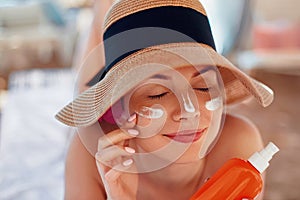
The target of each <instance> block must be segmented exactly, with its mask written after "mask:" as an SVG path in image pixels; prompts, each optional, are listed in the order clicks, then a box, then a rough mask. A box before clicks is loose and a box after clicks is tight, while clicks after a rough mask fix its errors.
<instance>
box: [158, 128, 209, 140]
mask: <svg viewBox="0 0 300 200" xmlns="http://www.w3.org/2000/svg"><path fill="white" fill-rule="evenodd" d="M206 129H207V128H204V129H200V130H194V131H191V130H186V131H179V132H177V133H171V134H164V135H163V136H166V137H168V138H170V139H172V140H175V141H177V142H182V143H189V142H195V141H197V140H199V139H200V138H201V136H202V135H203V133H204V132H205V131H206Z"/></svg>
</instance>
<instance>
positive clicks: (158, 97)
mask: <svg viewBox="0 0 300 200" xmlns="http://www.w3.org/2000/svg"><path fill="white" fill-rule="evenodd" d="M167 94H168V92H164V93H161V94H157V95H150V96H148V97H149V98H150V99H161V98H162V97H164V96H165V95H167Z"/></svg>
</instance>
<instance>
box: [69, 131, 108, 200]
mask: <svg viewBox="0 0 300 200" xmlns="http://www.w3.org/2000/svg"><path fill="white" fill-rule="evenodd" d="M104 194H105V192H104V189H103V185H102V181H101V178H100V176H99V174H98V170H97V166H96V162H95V158H94V157H93V156H92V155H91V154H90V153H89V152H88V151H87V150H86V148H85V147H84V145H83V144H82V143H81V141H80V138H79V136H78V135H77V134H75V135H74V138H73V140H72V142H71V144H70V148H69V152H68V156H67V159H66V169H65V199H72V200H73V199H75V200H76V199H78V200H80V199H105V197H104V196H105V195H104Z"/></svg>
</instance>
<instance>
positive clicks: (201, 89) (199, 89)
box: [194, 87, 209, 92]
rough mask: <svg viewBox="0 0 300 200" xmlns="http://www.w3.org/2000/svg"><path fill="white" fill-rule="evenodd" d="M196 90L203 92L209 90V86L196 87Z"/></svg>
mask: <svg viewBox="0 0 300 200" xmlns="http://www.w3.org/2000/svg"><path fill="white" fill-rule="evenodd" d="M194 89H195V90H198V91H201V92H208V91H209V88H205V87H203V88H194Z"/></svg>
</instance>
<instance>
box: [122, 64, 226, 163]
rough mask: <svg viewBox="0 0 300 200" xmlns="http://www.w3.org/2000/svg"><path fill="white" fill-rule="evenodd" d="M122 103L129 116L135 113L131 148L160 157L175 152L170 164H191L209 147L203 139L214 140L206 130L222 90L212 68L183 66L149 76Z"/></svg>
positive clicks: (218, 106)
mask: <svg viewBox="0 0 300 200" xmlns="http://www.w3.org/2000/svg"><path fill="white" fill-rule="evenodd" d="M123 103H124V104H125V107H127V106H128V108H129V110H128V112H129V113H130V114H133V113H136V114H137V122H136V123H137V129H138V130H139V132H140V135H139V136H138V137H137V138H136V139H133V140H131V141H130V145H131V146H133V147H134V148H136V149H137V151H138V152H142V153H153V154H157V155H158V156H160V157H164V156H166V157H169V156H170V154H174V153H175V154H176V155H175V157H172V156H171V157H172V160H173V161H175V160H176V162H191V161H195V160H199V155H200V151H201V149H202V150H203V148H204V146H209V144H205V145H204V143H205V141H206V140H208V141H209V142H212V141H213V140H214V139H211V138H209V137H210V136H209V135H208V134H210V133H209V131H208V130H210V126H211V124H212V123H211V121H212V119H213V114H216V113H215V110H222V91H221V89H220V86H219V84H218V76H217V73H216V71H215V70H213V68H207V67H199V68H197V69H195V68H194V67H183V68H179V69H176V70H169V71H165V72H162V73H160V74H157V75H154V76H152V77H150V78H149V79H147V80H146V81H144V82H143V83H142V84H140V85H139V86H138V87H137V88H135V89H134V90H132V91H131V92H130V93H128V94H127V95H126V96H125V98H124V102H123ZM220 114H222V111H221V112H219V114H218V115H220ZM216 119H218V120H219V119H221V118H216ZM217 124H218V123H217ZM213 137H215V133H214V134H213ZM166 159H169V158H166Z"/></svg>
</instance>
